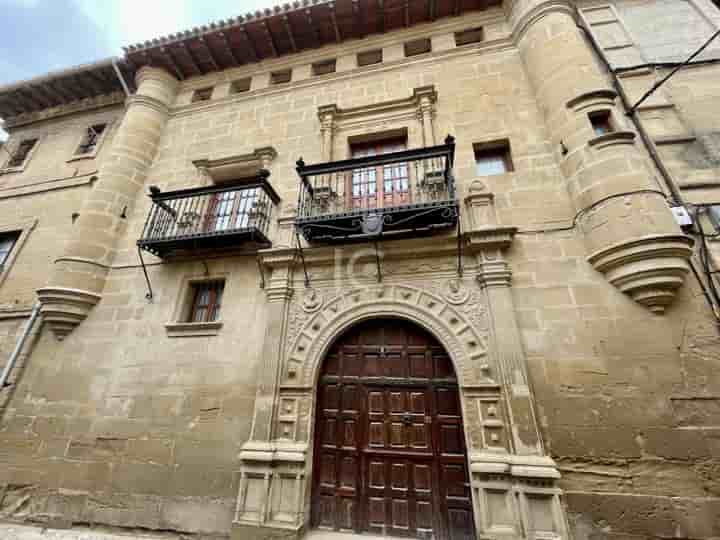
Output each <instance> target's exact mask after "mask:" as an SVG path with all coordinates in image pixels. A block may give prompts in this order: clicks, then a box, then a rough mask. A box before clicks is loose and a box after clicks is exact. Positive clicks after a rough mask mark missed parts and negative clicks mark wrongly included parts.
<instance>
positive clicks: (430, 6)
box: [380, 0, 437, 21]
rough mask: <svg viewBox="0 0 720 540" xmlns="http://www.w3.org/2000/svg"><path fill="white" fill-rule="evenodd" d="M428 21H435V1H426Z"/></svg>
mask: <svg viewBox="0 0 720 540" xmlns="http://www.w3.org/2000/svg"><path fill="white" fill-rule="evenodd" d="M380 1H382V0H380ZM428 19H430V20H431V21H434V20H435V19H437V0H429V1H428Z"/></svg>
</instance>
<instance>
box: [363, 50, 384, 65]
mask: <svg viewBox="0 0 720 540" xmlns="http://www.w3.org/2000/svg"><path fill="white" fill-rule="evenodd" d="M382 61H383V52H382V49H375V50H374V51H365V52H361V53H358V55H357V65H358V67H363V66H371V65H373V64H379V63H381V62H382Z"/></svg>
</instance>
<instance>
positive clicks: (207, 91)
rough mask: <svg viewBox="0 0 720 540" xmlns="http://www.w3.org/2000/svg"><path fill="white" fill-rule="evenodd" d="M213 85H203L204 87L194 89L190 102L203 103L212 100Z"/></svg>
mask: <svg viewBox="0 0 720 540" xmlns="http://www.w3.org/2000/svg"><path fill="white" fill-rule="evenodd" d="M213 90H214V89H213V87H212V86H203V87H202V88H196V89H195V90H193V93H192V96H190V103H201V102H203V101H210V100H211V99H212V94H213Z"/></svg>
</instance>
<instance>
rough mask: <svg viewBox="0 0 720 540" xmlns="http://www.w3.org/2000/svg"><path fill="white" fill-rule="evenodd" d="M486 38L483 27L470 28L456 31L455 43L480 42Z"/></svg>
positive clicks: (459, 44)
mask: <svg viewBox="0 0 720 540" xmlns="http://www.w3.org/2000/svg"><path fill="white" fill-rule="evenodd" d="M483 38H484V34H483V29H482V27H478V28H468V29H467V30H463V31H462V32H455V45H457V46H458V47H460V46H461V45H469V44H470V43H480V42H481V41H482V40H483Z"/></svg>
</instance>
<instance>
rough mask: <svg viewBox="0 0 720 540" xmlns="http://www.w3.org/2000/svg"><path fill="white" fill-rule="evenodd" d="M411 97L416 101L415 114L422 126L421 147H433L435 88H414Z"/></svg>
mask: <svg viewBox="0 0 720 540" xmlns="http://www.w3.org/2000/svg"><path fill="white" fill-rule="evenodd" d="M413 95H414V97H415V99H416V100H417V113H418V118H419V120H420V124H421V125H422V134H423V146H435V130H434V129H433V113H434V104H435V101H437V93H436V92H435V87H434V86H423V87H421V88H416V89H415V90H414V91H413Z"/></svg>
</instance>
